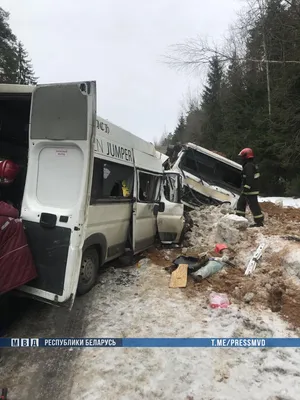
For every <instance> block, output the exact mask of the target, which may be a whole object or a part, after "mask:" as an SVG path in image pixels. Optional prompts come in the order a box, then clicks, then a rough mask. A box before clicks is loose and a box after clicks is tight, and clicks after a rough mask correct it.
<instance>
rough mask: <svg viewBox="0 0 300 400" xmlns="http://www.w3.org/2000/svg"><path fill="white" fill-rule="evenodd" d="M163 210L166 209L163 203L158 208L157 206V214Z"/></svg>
mask: <svg viewBox="0 0 300 400" xmlns="http://www.w3.org/2000/svg"><path fill="white" fill-rule="evenodd" d="M165 208H166V206H165V203H163V202H162V201H161V202H160V203H159V206H158V212H164V211H165Z"/></svg>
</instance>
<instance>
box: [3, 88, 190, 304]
mask: <svg viewBox="0 0 300 400" xmlns="http://www.w3.org/2000/svg"><path fill="white" fill-rule="evenodd" d="M0 120H1V125H0V153H1V154H0V155H1V157H2V158H7V159H12V160H13V161H15V162H17V163H18V164H19V165H21V167H22V169H23V172H24V173H23V177H24V178H23V180H22V179H21V180H20V181H19V182H21V183H19V185H21V186H22V187H19V189H20V190H19V197H20V198H19V199H15V200H19V203H20V204H21V218H22V220H23V224H24V227H25V230H26V233H27V237H28V242H29V246H30V249H31V251H32V254H33V258H34V261H35V265H36V268H37V272H38V278H37V279H36V280H34V281H32V282H31V283H30V284H28V285H26V286H23V287H22V288H21V289H20V290H21V291H23V292H25V293H27V294H28V295H31V296H33V297H35V298H37V299H40V300H43V301H46V302H49V303H52V304H65V305H67V306H69V307H71V306H72V304H73V301H74V297H75V295H76V292H77V293H79V294H84V293H86V292H88V291H89V290H90V289H91V288H92V287H93V285H94V284H95V282H96V277H97V271H98V268H99V266H101V265H103V264H104V263H106V262H107V261H110V260H112V259H115V258H117V257H119V256H121V255H122V254H124V252H125V251H126V250H129V251H130V252H131V254H136V253H138V252H141V251H143V250H145V249H147V248H148V247H150V246H151V245H152V244H153V243H154V241H155V237H156V235H157V233H158V235H159V238H160V239H161V241H162V242H163V243H178V242H179V241H180V238H181V234H182V230H183V226H184V217H183V205H182V204H181V198H180V195H181V176H180V174H179V173H176V172H168V173H166V174H164V173H163V166H162V160H161V159H160V157H159V156H158V153H157V152H156V150H155V147H154V146H153V145H152V144H151V143H148V142H146V141H144V140H142V139H140V138H139V137H137V136H135V135H133V134H131V133H129V132H127V131H125V130H123V129H121V128H119V127H117V126H115V125H113V124H111V123H110V122H108V121H106V120H104V119H102V118H99V117H96V83H95V82H79V83H67V84H51V85H37V86H35V87H33V86H22V85H0Z"/></svg>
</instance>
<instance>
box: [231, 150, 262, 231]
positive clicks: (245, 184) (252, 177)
mask: <svg viewBox="0 0 300 400" xmlns="http://www.w3.org/2000/svg"><path fill="white" fill-rule="evenodd" d="M239 157H240V158H241V160H242V166H243V172H242V192H241V195H240V198H239V200H238V202H237V209H236V214H237V215H240V216H242V217H245V215H246V207H247V204H248V206H249V208H250V210H251V213H252V215H253V218H254V224H253V225H251V227H262V226H263V225H264V216H263V213H262V211H261V208H260V206H259V203H258V198H257V196H258V195H259V178H260V173H259V169H258V166H257V165H256V164H255V163H254V153H253V150H252V149H250V148H245V149H243V150H242V151H241V152H240V153H239Z"/></svg>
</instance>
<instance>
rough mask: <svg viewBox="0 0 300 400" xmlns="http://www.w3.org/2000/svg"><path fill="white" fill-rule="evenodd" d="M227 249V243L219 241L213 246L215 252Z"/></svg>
mask: <svg viewBox="0 0 300 400" xmlns="http://www.w3.org/2000/svg"><path fill="white" fill-rule="evenodd" d="M225 249H228V247H227V245H226V244H225V243H219V244H216V247H215V253H218V254H220V253H221V251H222V250H225Z"/></svg>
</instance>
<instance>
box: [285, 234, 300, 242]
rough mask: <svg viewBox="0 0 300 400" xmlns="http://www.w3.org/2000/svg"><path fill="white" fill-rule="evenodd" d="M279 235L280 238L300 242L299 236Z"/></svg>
mask: <svg viewBox="0 0 300 400" xmlns="http://www.w3.org/2000/svg"><path fill="white" fill-rule="evenodd" d="M281 237H282V239H286V240H293V241H295V242H300V237H299V236H292V235H287V236H281Z"/></svg>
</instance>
